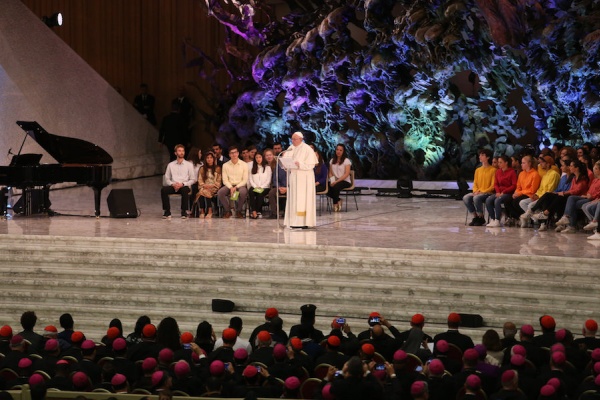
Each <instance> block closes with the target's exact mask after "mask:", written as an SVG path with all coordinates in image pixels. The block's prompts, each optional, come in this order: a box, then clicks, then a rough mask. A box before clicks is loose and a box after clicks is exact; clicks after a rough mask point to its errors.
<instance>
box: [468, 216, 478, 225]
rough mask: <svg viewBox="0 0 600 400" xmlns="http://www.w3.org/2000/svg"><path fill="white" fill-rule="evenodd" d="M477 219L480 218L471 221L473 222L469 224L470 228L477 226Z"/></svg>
mask: <svg viewBox="0 0 600 400" xmlns="http://www.w3.org/2000/svg"><path fill="white" fill-rule="evenodd" d="M477 218H478V217H473V219H472V220H471V222H469V226H477V225H476V224H477Z"/></svg>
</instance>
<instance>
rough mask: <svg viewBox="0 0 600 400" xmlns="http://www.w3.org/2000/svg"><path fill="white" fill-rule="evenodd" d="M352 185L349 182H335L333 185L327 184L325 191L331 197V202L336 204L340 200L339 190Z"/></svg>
mask: <svg viewBox="0 0 600 400" xmlns="http://www.w3.org/2000/svg"><path fill="white" fill-rule="evenodd" d="M350 186H352V185H351V184H350V182H346V181H341V182H339V183H337V184H336V185H335V186H329V190H328V191H327V196H329V197H331V200H332V201H333V204H337V203H339V202H340V192H341V191H342V190H344V189H346V188H349V187H350Z"/></svg>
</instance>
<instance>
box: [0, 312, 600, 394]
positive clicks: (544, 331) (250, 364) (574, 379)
mask: <svg viewBox="0 0 600 400" xmlns="http://www.w3.org/2000/svg"><path fill="white" fill-rule="evenodd" d="M301 312H302V316H301V320H300V324H298V325H294V326H293V327H292V328H291V329H290V332H289V338H288V335H287V334H285V333H283V334H281V332H280V330H281V329H282V320H281V317H280V316H279V313H278V311H277V309H275V308H270V309H268V310H266V312H265V323H264V324H261V325H260V326H258V327H256V329H255V330H254V331H253V334H252V335H251V340H250V341H245V340H243V339H242V338H241V337H240V334H241V332H242V326H243V325H242V320H241V318H239V317H234V318H232V319H231V320H230V323H229V327H228V328H226V329H224V330H223V331H222V333H221V334H220V335H219V339H218V340H217V337H216V335H214V332H213V331H212V328H211V327H210V324H208V323H207V322H206V321H203V322H201V323H200V324H199V325H198V329H197V332H196V335H194V334H192V333H191V332H183V333H180V329H179V325H178V324H177V321H176V320H175V319H174V318H171V317H167V318H164V319H163V320H162V321H160V323H159V324H158V326H155V325H153V324H152V323H151V321H150V320H149V318H147V317H146V316H143V317H140V319H139V320H138V323H136V328H135V330H134V332H132V333H131V334H130V335H128V336H127V338H128V340H126V339H125V337H124V335H123V332H122V329H123V328H122V325H121V323H120V321H119V320H112V321H111V323H110V326H109V328H108V330H107V332H106V335H105V336H104V337H103V338H102V340H101V341H100V342H98V343H96V342H94V341H92V340H90V339H88V338H86V337H85V335H84V334H83V332H81V331H78V330H74V329H73V328H74V323H73V319H72V317H71V316H70V315H69V314H65V315H63V316H61V318H60V320H61V325H62V326H63V328H64V329H63V331H62V332H60V333H59V332H57V331H58V330H57V329H56V328H55V327H54V326H51V325H49V326H46V327H45V328H44V332H43V335H40V334H35V336H34V335H32V333H35V332H34V328H35V321H36V320H37V318H36V316H35V313H33V312H27V313H24V314H23V317H22V318H21V324H22V325H23V328H24V329H23V333H24V334H25V335H26V336H29V337H30V338H33V339H34V340H33V341H29V340H26V339H25V336H24V335H22V334H21V333H18V334H13V330H12V328H11V327H10V326H8V325H5V326H3V327H1V328H0V348H1V349H2V350H3V352H4V358H3V359H2V361H1V362H0V369H4V374H2V375H1V376H2V378H1V379H0V388H1V389H10V388H18V387H20V386H19V385H23V384H26V383H28V384H29V385H30V387H31V389H32V391H33V390H39V391H44V390H45V389H46V388H53V389H58V390H70V391H73V390H74V391H81V392H89V391H92V390H94V389H95V390H102V391H105V392H110V393H140V394H144V393H145V394H152V393H154V394H159V395H161V396H167V397H168V396H170V393H171V392H172V391H174V392H175V393H179V392H183V393H186V394H189V395H191V396H206V397H229V398H243V397H245V396H247V395H248V394H249V393H251V392H253V393H254V395H256V396H260V397H267V398H305V399H324V398H330V399H411V398H423V399H427V398H435V399H449V400H450V399H457V398H460V399H465V398H481V399H483V398H493V399H520V400H524V399H538V398H552V399H578V398H580V396H581V395H583V394H584V393H585V396H589V395H591V394H592V393H594V394H595V395H596V396H598V394H600V339H598V338H596V333H597V331H598V324H597V323H596V321H594V320H591V319H588V320H586V321H585V322H584V324H583V326H582V331H581V333H582V336H583V337H581V338H579V339H576V340H574V338H573V334H572V333H571V332H570V331H568V330H566V329H557V326H556V321H555V320H554V318H552V317H551V316H549V315H544V316H542V317H540V319H539V321H538V322H539V326H540V329H541V332H540V334H538V335H536V334H535V329H534V327H533V326H532V325H528V324H526V325H523V326H522V327H521V328H520V329H518V330H517V329H516V326H515V325H514V324H513V323H512V322H510V321H509V322H507V323H506V324H505V325H504V327H503V336H504V338H503V339H500V336H499V335H498V333H497V332H496V331H495V330H493V329H488V330H487V331H486V332H485V334H484V335H483V337H482V343H481V344H476V345H475V344H474V342H473V339H472V338H470V337H469V336H467V335H465V334H463V333H461V332H459V328H460V325H461V322H462V321H461V316H460V314H457V313H451V314H450V315H449V316H448V319H447V323H448V330H447V331H446V332H443V333H439V334H437V335H435V336H434V338H433V339H431V336H429V335H427V334H426V333H424V332H423V328H424V326H425V317H424V316H423V315H422V314H415V315H414V316H413V317H412V318H411V321H410V325H411V326H410V329H408V330H406V331H404V332H399V331H398V329H396V328H395V327H394V326H393V325H391V323H390V322H389V321H388V320H386V319H385V318H384V317H383V316H382V315H381V314H379V313H377V312H373V313H371V314H370V315H369V316H368V318H367V329H366V330H365V331H363V332H361V333H360V334H359V335H358V336H355V335H354V334H353V333H352V331H351V329H350V326H349V324H348V323H347V321H345V319H343V318H339V317H336V318H334V319H333V320H332V323H331V331H330V332H328V334H324V333H323V332H321V331H319V330H317V329H316V328H315V327H314V318H315V312H316V307H315V306H314V305H310V304H308V305H304V306H302V308H301ZM142 324H143V326H142V328H141V329H140V326H141V325H142ZM273 324H274V325H276V326H275V327H273ZM386 330H387V331H386ZM517 332H518V333H519V339H518V340H517V339H516V336H517ZM59 336H61V337H68V338H69V339H70V340H69V341H66V340H63V341H60V340H59ZM34 342H36V343H37V345H34ZM430 350H433V352H431V351H430ZM9 370H12V371H14V372H13V375H12V377H10V375H9V374H7V373H6V372H7V371H9ZM32 396H33V393H32Z"/></svg>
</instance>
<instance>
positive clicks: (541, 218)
mask: <svg viewBox="0 0 600 400" xmlns="http://www.w3.org/2000/svg"><path fill="white" fill-rule="evenodd" d="M533 219H535V220H536V221H545V220H547V219H548V216H547V215H546V214H544V212H543V211H540V213H539V214H536V215H534V216H533Z"/></svg>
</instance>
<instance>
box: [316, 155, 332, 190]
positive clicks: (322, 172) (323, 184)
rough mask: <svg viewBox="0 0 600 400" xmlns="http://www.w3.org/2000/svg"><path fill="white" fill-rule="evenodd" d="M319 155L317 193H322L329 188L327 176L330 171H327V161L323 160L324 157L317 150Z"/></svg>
mask: <svg viewBox="0 0 600 400" xmlns="http://www.w3.org/2000/svg"><path fill="white" fill-rule="evenodd" d="M315 153H316V154H317V165H315V185H316V186H317V188H316V192H317V193H318V192H322V191H324V190H325V189H326V188H327V175H328V174H329V170H328V169H327V164H325V160H323V156H321V153H320V152H319V151H317V150H315Z"/></svg>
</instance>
